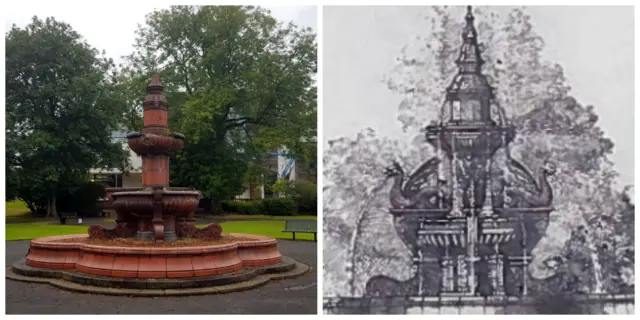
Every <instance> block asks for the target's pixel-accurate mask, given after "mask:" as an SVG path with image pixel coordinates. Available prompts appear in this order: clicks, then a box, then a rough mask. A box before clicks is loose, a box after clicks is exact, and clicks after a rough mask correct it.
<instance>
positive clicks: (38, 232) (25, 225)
mask: <svg viewBox="0 0 640 320" xmlns="http://www.w3.org/2000/svg"><path fill="white" fill-rule="evenodd" d="M5 208H6V209H7V214H6V223H5V226H6V240H8V241H9V240H29V239H33V238H40V237H47V236H56V235H64V234H79V233H86V232H87V229H88V228H89V226H88V225H74V224H73V222H74V221H75V220H70V221H68V223H70V224H66V225H61V224H60V223H59V222H58V220H48V219H45V218H33V217H31V214H30V213H29V209H27V208H26V206H25V205H24V203H21V202H17V201H12V202H7V203H5ZM249 217H254V218H255V217H258V218H260V219H264V220H273V221H249V220H247V221H228V222H223V223H221V225H222V229H223V231H224V232H230V233H250V234H259V235H265V236H270V237H274V238H277V239H291V238H292V235H291V233H284V232H282V230H284V224H285V222H284V220H285V219H304V220H316V219H317V217H316V216H295V217H273V216H262V215H258V216H249ZM108 220H113V218H111V219H108ZM205 225H206V224H202V225H198V227H204V226H205ZM296 240H313V234H307V233H297V234H296Z"/></svg>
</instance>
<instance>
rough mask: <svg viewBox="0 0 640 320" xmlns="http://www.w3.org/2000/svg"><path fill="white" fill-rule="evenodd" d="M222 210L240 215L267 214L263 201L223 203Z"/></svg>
mask: <svg viewBox="0 0 640 320" xmlns="http://www.w3.org/2000/svg"><path fill="white" fill-rule="evenodd" d="M222 210H224V211H225V212H230V213H239V214H262V213H264V212H265V207H264V205H263V203H262V201H261V200H252V201H223V202H222Z"/></svg>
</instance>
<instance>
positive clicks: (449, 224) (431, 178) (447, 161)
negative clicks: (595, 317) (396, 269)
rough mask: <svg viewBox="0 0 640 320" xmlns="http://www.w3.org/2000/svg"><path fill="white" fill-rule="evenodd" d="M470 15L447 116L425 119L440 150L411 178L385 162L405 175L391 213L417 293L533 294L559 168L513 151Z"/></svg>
mask: <svg viewBox="0 0 640 320" xmlns="http://www.w3.org/2000/svg"><path fill="white" fill-rule="evenodd" d="M465 21H466V22H465V26H464V28H463V30H462V35H461V36H462V40H463V41H462V46H461V47H460V54H459V56H458V59H457V60H456V61H455V63H456V64H457V66H458V73H457V74H456V75H455V76H454V77H453V80H452V82H451V84H450V85H449V86H448V87H447V89H446V94H445V99H444V103H443V106H442V109H441V110H442V111H441V116H440V121H439V122H437V123H435V124H433V125H429V126H427V127H426V138H427V141H428V142H429V143H430V144H431V145H433V146H434V147H435V148H436V149H437V150H438V154H439V156H437V157H434V158H431V159H429V160H428V161H426V162H425V163H424V164H423V165H421V166H420V167H419V168H418V169H417V170H416V171H414V173H413V174H411V176H410V177H408V179H405V178H404V177H403V175H402V172H404V171H403V170H401V168H399V166H398V165H397V164H396V165H395V167H394V168H390V169H389V170H388V171H387V173H388V175H390V176H392V177H394V178H395V179H399V180H398V182H399V183H397V184H396V187H394V189H393V190H392V191H391V194H390V197H391V199H390V200H391V205H392V208H391V210H390V212H391V214H393V215H394V224H395V227H396V230H397V232H398V234H399V235H400V237H401V238H402V240H403V241H404V243H405V244H406V245H407V247H409V248H410V250H411V251H412V254H413V256H414V259H413V261H414V266H415V267H414V268H413V269H414V270H415V272H416V274H415V279H416V281H411V283H412V286H414V287H413V288H411V289H410V290H411V292H413V294H414V295H420V296H436V295H471V296H474V295H481V296H492V295H515V296H520V295H526V294H527V281H528V272H527V265H528V264H529V262H530V261H531V251H532V249H533V247H534V246H535V244H536V243H537V242H538V241H539V240H540V238H541V237H542V235H543V234H544V232H545V229H546V227H547V224H548V218H549V213H550V212H551V211H552V210H553V208H552V207H551V204H552V200H553V194H552V190H551V188H550V186H549V184H548V181H547V177H548V176H549V175H552V174H553V173H554V170H555V169H554V167H553V165H551V164H549V163H546V164H545V165H544V166H543V167H542V168H540V169H539V173H538V176H537V177H536V176H534V174H532V173H531V172H530V171H529V170H528V169H527V168H526V167H525V166H524V165H522V164H521V163H520V162H518V161H516V160H515V159H513V158H511V156H510V155H509V152H508V145H509V143H511V141H513V139H514V137H515V128H514V126H512V125H510V124H509V122H508V120H507V119H506V117H505V116H504V111H503V109H502V108H501V107H500V106H499V105H498V104H497V102H496V100H495V96H494V89H493V88H492V87H491V86H490V85H489V82H488V81H487V78H486V77H485V76H484V75H483V74H482V65H483V63H484V61H483V59H482V57H481V52H480V49H479V47H478V33H477V31H476V29H475V26H474V16H473V13H472V10H471V7H468V10H467V14H466V16H465ZM500 149H505V152H500V153H499V154H498V153H497V151H498V150H500ZM498 157H501V159H498ZM498 160H499V161H498Z"/></svg>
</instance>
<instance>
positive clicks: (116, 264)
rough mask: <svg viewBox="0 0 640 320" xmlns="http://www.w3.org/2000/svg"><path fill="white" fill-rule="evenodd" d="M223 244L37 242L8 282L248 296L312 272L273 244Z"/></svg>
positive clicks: (253, 239) (251, 240)
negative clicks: (275, 281) (254, 290)
mask: <svg viewBox="0 0 640 320" xmlns="http://www.w3.org/2000/svg"><path fill="white" fill-rule="evenodd" d="M223 240H224V241H217V244H215V243H214V244H211V245H202V244H203V243H206V241H202V240H195V241H194V242H193V243H194V244H195V245H194V244H191V243H189V242H185V241H181V242H177V243H174V244H165V245H162V246H153V245H148V246H136V247H131V246H127V245H123V242H119V243H118V242H115V243H114V242H109V241H106V245H97V244H94V243H95V241H91V240H90V239H89V238H88V236H86V235H71V236H54V237H46V238H40V239H34V240H32V241H31V248H30V250H29V253H28V254H27V257H26V258H25V259H24V260H22V261H20V262H18V263H16V264H14V265H13V266H12V267H11V268H8V269H7V278H8V279H13V280H18V281H27V282H40V283H49V284H51V285H53V286H56V287H59V288H63V289H68V290H74V291H80V292H88V293H101V294H111V295H137V296H149V295H151V296H159V295H194V294H213V293H224V292H231V291H239V290H247V289H251V288H255V287H256V286H258V285H262V284H266V283H267V282H268V281H269V280H271V279H286V278H292V277H296V276H299V275H302V274H304V273H306V272H307V271H308V270H309V267H308V266H306V265H304V264H301V263H298V262H296V261H294V260H293V259H291V258H288V257H283V256H282V255H281V254H280V252H279V251H278V249H277V240H275V239H273V238H269V237H264V236H257V235H248V234H229V235H225V238H223Z"/></svg>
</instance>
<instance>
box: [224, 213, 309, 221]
mask: <svg viewBox="0 0 640 320" xmlns="http://www.w3.org/2000/svg"><path fill="white" fill-rule="evenodd" d="M225 217H226V218H227V219H229V220H276V221H277V220H318V217H317V216H268V215H266V214H253V215H246V214H227V215H225Z"/></svg>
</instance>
